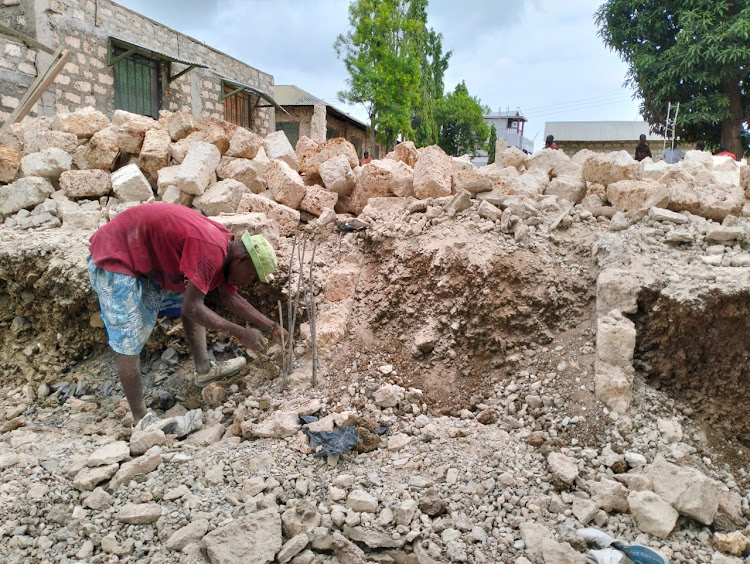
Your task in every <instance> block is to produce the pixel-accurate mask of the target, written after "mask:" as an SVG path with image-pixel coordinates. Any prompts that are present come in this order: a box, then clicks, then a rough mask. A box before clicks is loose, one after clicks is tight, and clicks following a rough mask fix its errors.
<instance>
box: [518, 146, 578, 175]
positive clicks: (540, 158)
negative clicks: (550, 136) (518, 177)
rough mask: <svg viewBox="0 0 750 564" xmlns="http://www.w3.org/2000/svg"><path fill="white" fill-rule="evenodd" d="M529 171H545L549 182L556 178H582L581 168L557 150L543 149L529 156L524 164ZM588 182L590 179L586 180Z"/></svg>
mask: <svg viewBox="0 0 750 564" xmlns="http://www.w3.org/2000/svg"><path fill="white" fill-rule="evenodd" d="M524 165H525V166H526V170H527V171H532V170H535V169H540V170H543V171H544V172H545V173H546V174H547V177H548V179H549V180H554V179H555V178H561V177H566V178H575V179H580V178H581V167H580V165H578V164H576V163H574V162H573V161H571V160H570V158H569V157H568V156H567V155H566V154H565V153H564V152H563V151H559V150H557V149H542V150H541V151H536V152H535V153H534V154H533V155H529V156H528V157H527V158H526V161H525V162H524ZM586 180H588V179H586Z"/></svg>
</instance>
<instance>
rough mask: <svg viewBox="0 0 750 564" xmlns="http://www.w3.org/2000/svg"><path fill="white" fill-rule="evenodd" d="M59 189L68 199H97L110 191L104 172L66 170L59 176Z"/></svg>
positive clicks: (109, 181) (97, 170)
mask: <svg viewBox="0 0 750 564" xmlns="http://www.w3.org/2000/svg"><path fill="white" fill-rule="evenodd" d="M60 189H61V190H62V191H63V192H64V193H65V195H66V196H67V197H68V198H72V199H75V198H98V197H100V196H106V195H107V194H109V193H110V192H111V191H112V182H111V180H110V177H109V172H107V171H106V170H99V169H91V170H67V171H65V172H63V173H62V174H61V175H60Z"/></svg>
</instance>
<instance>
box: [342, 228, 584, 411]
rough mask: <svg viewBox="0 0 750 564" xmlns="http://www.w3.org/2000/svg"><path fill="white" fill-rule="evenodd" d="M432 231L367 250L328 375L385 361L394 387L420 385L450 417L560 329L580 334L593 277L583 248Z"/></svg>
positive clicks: (461, 231) (471, 404)
mask: <svg viewBox="0 0 750 564" xmlns="http://www.w3.org/2000/svg"><path fill="white" fill-rule="evenodd" d="M440 235H442V237H441V236H440ZM440 235H438V236H436V235H435V233H433V234H431V236H430V237H419V238H416V239H415V240H412V241H409V242H406V241H402V240H398V239H394V240H390V241H386V242H384V243H380V244H375V245H373V246H372V247H371V248H369V249H368V250H367V253H366V254H367V263H366V266H365V267H364V269H363V273H362V276H361V277H360V281H359V283H358V291H357V294H358V296H357V300H356V304H355V307H354V310H353V312H352V318H351V319H352V321H351V322H350V327H351V328H352V329H351V330H350V337H351V338H350V339H349V341H350V342H347V343H345V344H344V346H343V347H342V350H341V353H340V354H338V355H337V356H338V362H337V363H336V367H335V370H334V371H335V372H338V373H342V372H344V371H346V372H347V373H356V372H360V373H361V372H363V371H365V370H366V369H367V368H368V366H369V367H370V372H371V373H372V372H374V370H373V369H376V368H378V363H383V364H386V363H387V364H389V365H392V366H393V373H392V375H391V379H392V380H393V381H394V382H395V383H398V384H400V385H402V386H407V387H408V386H412V387H415V388H419V389H421V390H423V392H424V394H425V398H426V401H427V402H428V404H429V405H431V406H432V408H433V409H435V410H437V411H440V412H443V413H457V412H458V411H459V410H460V409H463V408H470V409H471V408H474V407H475V406H476V404H477V403H481V401H482V399H483V398H486V397H487V396H488V395H489V394H490V393H491V392H492V390H493V388H494V386H495V385H496V384H497V383H498V382H499V381H502V379H504V378H505V377H506V376H507V375H508V374H509V373H510V372H511V371H514V370H519V369H524V368H525V367H526V366H527V364H526V363H527V362H528V361H529V360H530V358H531V356H530V355H533V354H535V353H533V352H532V351H538V350H540V349H541V348H542V347H543V346H544V345H547V344H549V343H550V342H551V341H552V340H553V339H554V338H555V337H557V336H558V335H560V333H562V332H564V331H566V330H569V329H574V328H582V327H585V330H584V331H587V330H588V329H589V328H590V327H591V324H592V320H593V317H592V316H593V312H594V307H593V300H594V296H593V288H594V287H595V284H594V279H595V275H594V274H593V272H592V271H593V269H592V268H591V261H590V259H589V258H588V257H585V256H584V252H585V248H584V246H582V249H581V250H582V252H581V253H580V255H579V254H577V253H576V252H571V253H570V255H569V256H568V257H565V258H560V255H554V256H553V255H550V254H548V250H549V249H542V248H528V247H526V248H524V247H521V246H517V245H514V244H508V245H499V244H498V241H497V237H493V236H492V235H489V234H482V233H479V232H478V231H477V230H476V229H468V228H466V226H463V225H461V224H454V225H453V226H452V227H451V229H450V230H448V229H446V230H445V231H444V232H441V233H440ZM536 360H537V361H539V360H540V359H539V357H538V355H537V357H536ZM373 365H374V366H373ZM553 369H554V368H553Z"/></svg>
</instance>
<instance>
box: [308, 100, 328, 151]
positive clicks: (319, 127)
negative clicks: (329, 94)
mask: <svg viewBox="0 0 750 564" xmlns="http://www.w3.org/2000/svg"><path fill="white" fill-rule="evenodd" d="M310 138H311V139H312V140H313V141H317V142H318V143H323V142H324V141H325V140H326V107H325V106H324V105H323V104H316V105H315V107H314V108H313V115H312V121H311V122H310Z"/></svg>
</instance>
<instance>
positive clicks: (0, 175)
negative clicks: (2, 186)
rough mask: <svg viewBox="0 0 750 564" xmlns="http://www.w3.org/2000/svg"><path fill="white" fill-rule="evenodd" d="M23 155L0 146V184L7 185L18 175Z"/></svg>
mask: <svg viewBox="0 0 750 564" xmlns="http://www.w3.org/2000/svg"><path fill="white" fill-rule="evenodd" d="M22 158H23V153H22V152H21V151H17V150H16V149H13V148H11V147H6V146H5V145H0V182H4V183H6V184H7V183H9V182H13V179H14V178H15V177H16V174H17V173H18V169H19V167H20V166H21V159H22Z"/></svg>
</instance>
